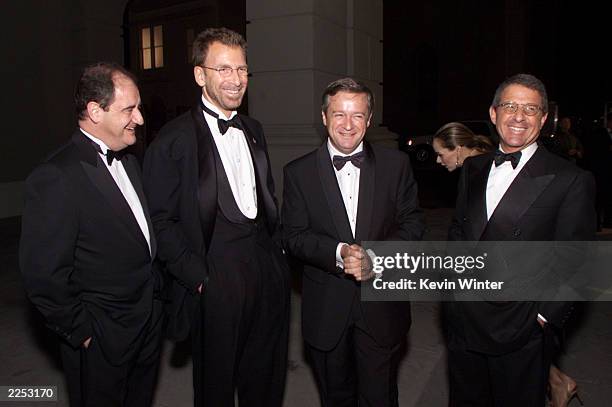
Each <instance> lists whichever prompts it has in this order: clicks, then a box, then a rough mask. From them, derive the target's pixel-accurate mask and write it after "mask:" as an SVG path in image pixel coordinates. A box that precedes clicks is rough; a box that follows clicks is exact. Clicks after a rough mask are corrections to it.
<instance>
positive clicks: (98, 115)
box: [87, 101, 104, 123]
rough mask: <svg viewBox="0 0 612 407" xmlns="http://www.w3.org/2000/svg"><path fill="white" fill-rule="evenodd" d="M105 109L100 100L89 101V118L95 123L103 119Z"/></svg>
mask: <svg viewBox="0 0 612 407" xmlns="http://www.w3.org/2000/svg"><path fill="white" fill-rule="evenodd" d="M103 112H104V109H103V108H102V106H100V104H99V103H98V102H93V101H91V102H88V103H87V116H89V120H91V121H92V122H94V123H99V122H100V120H102V113H103Z"/></svg>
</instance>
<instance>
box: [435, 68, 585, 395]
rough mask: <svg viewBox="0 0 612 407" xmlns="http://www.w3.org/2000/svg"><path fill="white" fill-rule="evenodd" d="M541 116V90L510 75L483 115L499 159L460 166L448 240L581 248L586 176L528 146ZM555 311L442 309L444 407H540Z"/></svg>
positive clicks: (473, 306) (558, 305)
mask: <svg viewBox="0 0 612 407" xmlns="http://www.w3.org/2000/svg"><path fill="white" fill-rule="evenodd" d="M547 111H548V100H547V96H546V89H545V87H544V84H543V83H542V82H541V81H540V80H539V79H537V78H535V77H534V76H532V75H527V74H517V75H515V76H512V77H510V78H508V79H506V80H505V81H504V82H502V83H501V84H500V85H499V87H498V88H497V91H496V93H495V97H494V99H493V103H492V105H491V107H490V108H489V114H490V116H491V121H492V122H493V124H495V126H496V128H497V132H498V133H499V136H500V144H499V150H498V151H496V152H494V153H487V154H483V155H480V156H476V157H472V158H470V159H467V160H466V161H465V163H464V165H463V172H462V174H461V178H460V183H459V194H458V198H457V206H456V211H455V215H454V218H453V221H452V225H451V228H450V232H449V238H450V240H465V241H479V240H480V241H532V240H533V241H557V240H560V241H572V240H591V239H592V237H593V236H594V232H595V223H594V221H595V215H594V204H593V197H594V183H593V179H592V177H591V176H590V174H588V173H587V172H585V171H583V170H581V169H579V168H578V167H576V166H575V165H574V164H573V163H571V162H568V161H566V160H563V159H562V158H560V157H558V156H556V155H554V154H552V153H549V152H548V151H546V149H545V148H544V147H542V146H538V144H537V143H536V141H537V139H538V136H539V133H540V129H541V128H542V126H543V125H544V122H545V120H546V115H547ZM571 308H572V307H571V304H570V303H563V302H502V303H499V302H496V303H493V302H455V303H450V302H449V303H446V304H445V311H446V323H447V327H448V329H447V333H448V350H449V353H448V363H449V373H450V397H451V405H452V406H483V407H484V406H495V407H499V406H502V407H503V406H512V407H514V406H534V407H535V406H537V407H540V406H542V405H543V404H544V397H545V390H546V384H547V382H548V372H549V367H550V362H551V360H550V359H551V354H552V353H553V348H554V347H553V346H551V344H554V343H555V341H554V340H553V339H554V338H553V337H552V336H553V332H555V331H556V330H557V329H559V328H561V327H562V326H563V324H564V322H565V321H566V319H567V318H568V316H569V314H570V312H571Z"/></svg>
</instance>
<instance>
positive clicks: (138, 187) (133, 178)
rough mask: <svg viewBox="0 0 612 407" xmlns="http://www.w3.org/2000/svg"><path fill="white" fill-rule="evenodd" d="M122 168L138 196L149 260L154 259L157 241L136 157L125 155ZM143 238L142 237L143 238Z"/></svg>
mask: <svg viewBox="0 0 612 407" xmlns="http://www.w3.org/2000/svg"><path fill="white" fill-rule="evenodd" d="M122 163H123V168H125V172H126V173H127V175H128V178H129V179H130V182H131V183H132V186H133V187H134V191H136V195H138V200H139V201H140V206H142V211H143V212H144V215H145V219H146V221H147V227H148V229H149V241H150V243H151V258H153V259H154V258H155V253H156V252H157V241H156V239H155V233H154V232H153V224H152V223H151V217H150V216H149V206H148V205H147V200H146V198H145V194H144V190H143V188H142V181H141V176H140V171H138V169H137V167H136V166H137V165H139V164H138V162H137V161H136V157H134V156H132V155H127V156H126V157H125V158H124V159H123V160H122ZM143 237H144V236H143Z"/></svg>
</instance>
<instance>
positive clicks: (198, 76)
mask: <svg viewBox="0 0 612 407" xmlns="http://www.w3.org/2000/svg"><path fill="white" fill-rule="evenodd" d="M193 79H195V81H196V83H197V84H198V85H199V86H200V87H201V88H203V87H204V85H206V75H205V74H204V68H202V67H201V66H194V67H193Z"/></svg>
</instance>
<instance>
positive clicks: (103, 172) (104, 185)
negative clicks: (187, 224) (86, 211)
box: [72, 131, 152, 251]
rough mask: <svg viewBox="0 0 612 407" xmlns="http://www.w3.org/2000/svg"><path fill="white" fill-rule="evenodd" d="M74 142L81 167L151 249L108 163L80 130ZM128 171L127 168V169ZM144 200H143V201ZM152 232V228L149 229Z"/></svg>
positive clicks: (133, 232)
mask: <svg viewBox="0 0 612 407" xmlns="http://www.w3.org/2000/svg"><path fill="white" fill-rule="evenodd" d="M72 140H73V142H74V143H75V144H76V145H77V147H78V148H79V153H80V160H81V167H82V168H83V170H84V171H85V174H87V177H88V178H89V180H90V181H91V182H92V184H93V185H94V187H96V189H98V191H100V193H101V194H102V196H104V198H105V199H106V201H107V202H108V204H109V205H110V206H111V208H113V210H114V211H115V213H116V214H117V217H118V218H119V219H120V221H121V223H123V224H124V225H125V226H126V227H127V228H128V230H129V231H130V232H131V233H132V235H133V236H134V237H135V238H136V240H138V242H139V243H140V244H141V245H143V246H145V247H146V249H147V251H149V246H148V244H147V241H146V239H145V237H144V235H143V234H142V230H140V226H139V225H138V222H137V221H136V217H135V216H134V213H133V212H132V209H131V208H130V205H129V204H128V203H127V201H126V200H125V197H124V196H123V194H122V193H121V190H120V189H119V187H118V186H117V183H116V182H115V180H114V179H113V177H112V175H111V174H110V172H109V170H108V168H107V167H106V165H105V164H104V163H103V162H102V159H101V158H100V156H99V155H98V153H97V152H96V150H95V149H94V147H93V146H92V145H91V141H90V140H89V139H87V137H86V136H85V135H84V134H82V133H81V132H80V131H78V132H77V133H75V134H74V136H73V138H72ZM126 171H127V170H126ZM141 202H142V201H141ZM149 231H150V232H151V231H152V229H150V230H149Z"/></svg>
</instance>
